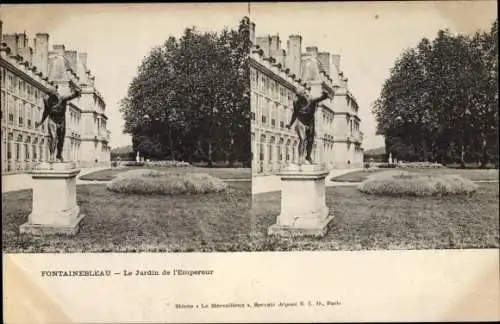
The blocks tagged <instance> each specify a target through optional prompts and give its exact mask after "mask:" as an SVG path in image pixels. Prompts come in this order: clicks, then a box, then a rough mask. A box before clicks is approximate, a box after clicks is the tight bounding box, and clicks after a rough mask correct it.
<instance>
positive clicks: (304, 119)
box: [286, 91, 328, 165]
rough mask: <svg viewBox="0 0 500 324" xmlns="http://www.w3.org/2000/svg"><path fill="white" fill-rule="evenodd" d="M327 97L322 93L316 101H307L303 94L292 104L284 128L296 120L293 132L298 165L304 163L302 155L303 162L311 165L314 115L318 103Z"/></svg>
mask: <svg viewBox="0 0 500 324" xmlns="http://www.w3.org/2000/svg"><path fill="white" fill-rule="evenodd" d="M327 97H328V93H326V92H324V91H323V93H322V95H321V97H319V98H316V99H311V100H308V99H307V97H306V94H305V93H299V94H298V95H297V100H295V101H294V103H293V114H292V118H291V120H290V123H289V124H288V125H286V128H288V129H290V127H292V125H293V123H294V122H295V120H296V119H297V124H296V125H295V131H296V132H297V135H298V136H299V147H298V149H299V165H302V164H303V163H304V153H306V154H305V161H307V162H308V163H309V164H312V163H313V161H312V158H311V152H312V147H313V144H314V136H315V130H314V124H315V119H314V114H315V112H316V108H317V106H318V103H319V102H321V101H323V100H325V99H326V98H327Z"/></svg>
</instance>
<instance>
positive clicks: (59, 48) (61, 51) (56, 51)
mask: <svg viewBox="0 0 500 324" xmlns="http://www.w3.org/2000/svg"><path fill="white" fill-rule="evenodd" d="M52 50H53V51H54V54H59V55H61V54H62V55H64V52H66V47H64V44H57V45H54V46H52Z"/></svg>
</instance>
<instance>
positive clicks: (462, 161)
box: [460, 142, 465, 169]
mask: <svg viewBox="0 0 500 324" xmlns="http://www.w3.org/2000/svg"><path fill="white" fill-rule="evenodd" d="M460 168H462V169H465V145H464V143H463V142H462V143H460Z"/></svg>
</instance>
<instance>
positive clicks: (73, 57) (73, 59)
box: [64, 51, 77, 73]
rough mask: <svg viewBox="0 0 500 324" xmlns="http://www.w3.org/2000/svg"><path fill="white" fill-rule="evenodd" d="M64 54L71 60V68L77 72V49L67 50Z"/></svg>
mask: <svg viewBox="0 0 500 324" xmlns="http://www.w3.org/2000/svg"><path fill="white" fill-rule="evenodd" d="M64 56H65V57H66V59H67V60H68V62H69V65H70V66H71V69H72V70H73V72H75V73H76V58H77V53H76V51H65V52H64Z"/></svg>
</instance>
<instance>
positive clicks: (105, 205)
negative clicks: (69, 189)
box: [2, 182, 252, 253]
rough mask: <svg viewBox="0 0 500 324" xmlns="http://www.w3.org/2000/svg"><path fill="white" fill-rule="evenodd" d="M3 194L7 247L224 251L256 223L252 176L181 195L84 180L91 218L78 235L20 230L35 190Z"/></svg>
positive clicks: (83, 203)
mask: <svg viewBox="0 0 500 324" xmlns="http://www.w3.org/2000/svg"><path fill="white" fill-rule="evenodd" d="M2 200H3V201H2V221H3V231H2V243H3V249H4V251H5V252H28V253H29V252H141V251H145V252H189V251H204V250H206V251H213V250H222V251H224V250H227V249H230V247H231V246H234V245H235V244H237V242H239V241H241V240H242V238H241V237H240V236H241V235H243V236H245V235H246V234H247V233H250V232H251V228H252V220H251V217H250V216H249V214H250V206H251V184H250V183H249V182H235V183H231V184H230V185H229V186H228V188H227V190H226V191H225V192H223V193H208V194H205V195H196V196H189V195H183V196H176V197H175V198H172V197H170V196H144V195H128V194H122V193H115V192H111V191H109V190H107V189H106V185H104V184H91V185H79V186H77V200H78V204H79V205H80V209H81V211H82V213H84V214H85V218H84V220H83V224H82V227H81V229H80V232H79V233H78V234H77V235H76V236H74V237H65V236H62V235H50V236H49V235H47V236H41V237H35V236H30V235H24V234H23V235H21V234H19V226H20V225H21V224H23V223H24V222H26V221H27V217H28V214H29V213H30V212H31V201H32V191H31V190H23V191H17V192H9V193H5V194H3V195H2ZM243 240H244V239H243Z"/></svg>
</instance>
